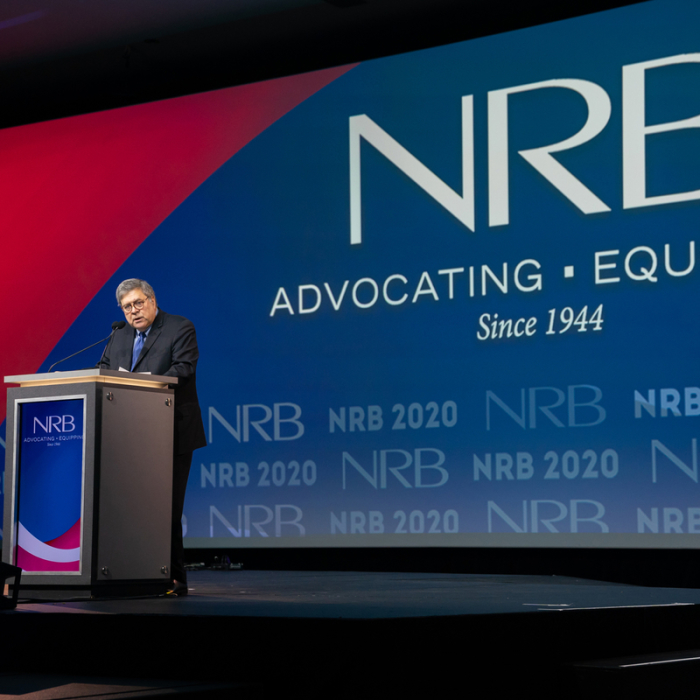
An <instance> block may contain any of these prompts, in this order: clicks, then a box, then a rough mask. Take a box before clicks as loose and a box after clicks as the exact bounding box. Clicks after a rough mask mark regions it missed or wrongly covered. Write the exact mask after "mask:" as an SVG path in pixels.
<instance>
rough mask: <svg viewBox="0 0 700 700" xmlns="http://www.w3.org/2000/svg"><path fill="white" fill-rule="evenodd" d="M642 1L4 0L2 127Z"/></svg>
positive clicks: (0, 20)
mask: <svg viewBox="0 0 700 700" xmlns="http://www.w3.org/2000/svg"><path fill="white" fill-rule="evenodd" d="M635 1H638V0H569V1H568V2H567V3H559V2H548V3H544V2H540V1H539V0H535V1H533V2H530V3H528V2H525V1H523V0H520V1H519V2H514V1H513V0H3V2H2V4H1V5H0V85H1V86H2V102H0V105H2V107H1V108H0V127H5V126H13V125H17V124H23V123H28V122H33V121H40V120H44V119H53V118H57V117H63V116H68V115H72V114H79V113H83V112H88V111H95V110H100V109H108V108H112V107H120V106H124V105H129V104H136V103H139V102H146V101H149V100H154V99H161V98H165V97H174V96H178V95H183V94H187V93H192V92H198V91H202V90H211V89H215V88H220V87H226V86H229V85H238V84H241V83H248V82H253V81H256V80H262V79H266V78H273V77H278V76H282V75H290V74H294V73H299V72H304V71H308V70H315V69H318V68H325V67H328V66H333V65H341V64H344V63H352V62H356V61H361V60H366V59H369V58H376V57H380V56H386V55H389V54H394V53H401V52H404V51H411V50H415V49H420V48H427V47H430V46H436V45H439V44H445V43H450V42H453V41H461V40H464V39H470V38H474V37H478V36H485V35H488V34H494V33H498V32H503V31H509V30H513V29H519V28H522V27H527V26H533V25H536V24H542V23H545V22H552V21H556V20H559V19H565V18H567V17H574V16H577V15H581V14H586V13H589V12H597V11H600V10H605V9H609V8H612V7H618V6H621V5H629V4H634V2H635Z"/></svg>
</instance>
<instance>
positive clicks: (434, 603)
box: [0, 571, 700, 700]
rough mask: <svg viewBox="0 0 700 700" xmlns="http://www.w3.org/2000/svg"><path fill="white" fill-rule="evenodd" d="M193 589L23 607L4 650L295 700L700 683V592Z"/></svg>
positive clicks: (249, 575)
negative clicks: (239, 687) (237, 687)
mask: <svg viewBox="0 0 700 700" xmlns="http://www.w3.org/2000/svg"><path fill="white" fill-rule="evenodd" d="M189 583H190V591H189V595H188V596H185V597H181V598H168V597H159V598H122V599H111V600H106V599H99V600H82V601H79V600H63V601H56V602H47V601H45V600H44V601H26V602H20V604H19V605H18V607H17V609H16V610H13V611H5V612H2V613H0V617H1V618H2V627H3V635H0V655H1V656H0V658H3V659H4V662H5V664H6V665H5V668H6V669H11V670H12V672H13V673H16V674H25V676H23V678H29V677H30V676H32V675H34V674H36V673H43V674H62V677H66V676H67V675H68V676H70V677H71V678H78V677H80V678H83V679H84V678H85V677H86V676H101V677H103V678H112V679H114V678H119V677H128V678H131V679H139V678H141V679H149V678H150V679H167V680H168V683H169V682H171V681H177V682H187V683H192V682H199V683H201V682H207V683H227V682H228V683H230V682H235V683H239V684H241V683H242V684H248V685H247V686H246V687H251V688H262V689H263V690H264V695H265V697H269V698H277V697H280V698H285V699H286V700H290V699H295V698H299V699H300V700H302V698H303V700H317V699H318V700H321V698H323V700H327V698H329V697H330V698H343V699H345V698H347V699H348V700H349V699H350V698H356V697H363V698H377V700H380V699H381V700H385V699H386V698H387V697H400V698H402V700H407V699H408V698H414V697H415V698H421V699H422V698H425V697H435V696H445V697H449V696H450V695H451V694H454V688H455V687H460V688H462V689H463V690H464V692H481V691H479V688H483V687H487V688H488V691H489V692H488V694H490V695H491V696H492V697H497V698H500V697H508V696H509V695H512V694H514V693H522V689H523V688H536V689H537V694H538V697H539V698H540V700H560V698H562V697H566V698H572V699H574V698H582V699H583V698H588V697H597V698H599V700H604V699H607V698H614V699H615V700H618V699H619V698H620V697H634V698H635V700H646V699H647V698H649V700H651V699H653V700H657V699H658V697H664V696H665V691H664V689H665V688H668V687H670V686H672V687H674V688H679V687H680V685H681V683H682V682H685V683H686V685H688V687H691V688H696V687H698V685H700V651H696V649H697V647H698V646H700V644H699V643H698V638H697V632H696V630H697V629H699V628H700V590H697V589H687V588H650V587H643V586H632V585H625V584H614V583H605V582H601V581H590V580H584V579H576V578H566V577H556V576H505V575H472V574H426V573H360V572H288V571H227V572H223V571H196V572H192V573H191V575H190V581H189ZM20 595H21V594H20ZM20 601H21V597H20ZM41 640H49V641H48V642H47V644H48V646H46V645H44V643H43V642H41ZM38 643H40V646H39V647H38V646H37V644H38ZM38 648H40V649H42V650H43V651H42V653H40V654H37V649H38ZM47 650H50V653H45V652H46V651H47ZM621 657H625V659H626V660H624V661H623V662H620V661H619V659H620V658H621ZM630 659H631V661H630ZM611 674H612V675H611ZM650 674H654V675H650ZM110 682H111V681H110ZM88 684H89V683H88ZM0 685H1V684H0ZM632 691H633V692H632ZM630 693H631V694H630ZM0 694H1V689H0ZM482 694H483V693H482ZM231 697H232V696H231ZM240 697H244V696H243V695H240Z"/></svg>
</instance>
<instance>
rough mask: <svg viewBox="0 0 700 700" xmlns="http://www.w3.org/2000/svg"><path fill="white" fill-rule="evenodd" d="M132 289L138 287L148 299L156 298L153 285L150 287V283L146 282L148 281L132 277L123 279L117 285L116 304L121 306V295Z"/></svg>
mask: <svg viewBox="0 0 700 700" xmlns="http://www.w3.org/2000/svg"><path fill="white" fill-rule="evenodd" d="M134 289H140V290H141V291H142V292H143V293H144V294H145V295H146V296H147V297H149V298H150V299H155V298H156V293H155V292H154V291H153V287H151V285H150V284H148V282H146V280H139V279H136V278H132V279H129V280H124V281H123V282H122V283H121V284H120V285H119V286H118V287H117V304H119V306H121V305H122V297H123V296H124V295H125V294H128V293H129V292H132V291H133V290H134Z"/></svg>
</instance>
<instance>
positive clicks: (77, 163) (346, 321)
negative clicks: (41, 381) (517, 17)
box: [0, 0, 700, 548]
mask: <svg viewBox="0 0 700 700" xmlns="http://www.w3.org/2000/svg"><path fill="white" fill-rule="evenodd" d="M698 26H700V5H698V3H697V2H696V1H695V0H690V1H686V0H676V1H666V0H659V1H657V2H649V3H646V4H641V5H636V6H631V7H627V8H623V9H617V10H612V11H608V12H605V13H601V14H597V15H590V16H586V17H582V18H577V19H573V20H568V21H565V22H559V23H555V24H550V25H546V26H542V27H535V28H531V29H527V30H522V31H518V32H513V33H509V34H503V35H498V36H493V37H487V38H483V39H478V40H473V41H469V42H464V43H459V44H453V45H449V46H444V47H439V48H435V49H430V50H425V51H420V52H415V53H410V54H405V55H400V56H394V57H389V58H384V59H380V60H375V61H369V62H366V63H361V64H358V65H350V66H343V67H340V68H332V69H328V70H325V71H320V72H318V73H312V74H306V75H300V76H293V77H290V78H283V79H278V80H272V81H268V82H265V83H258V84H254V85H247V86H242V87H236V88H230V89H227V90H220V91H216V92H210V93H205V94H200V95H193V96H189V97H183V98H179V99H174V100H168V101H163V102H158V103H153V104H148V105H140V106H136V107H130V108H125V109H121V110H115V111H111V112H103V113H98V114H91V115H84V116H81V117H74V118H70V119H64V120H58V121H54V122H49V123H44V124H36V125H30V126H25V127H19V128H15V129H8V130H5V131H2V132H0V179H1V181H2V185H3V192H4V194H5V201H4V204H3V207H2V211H1V212H0V219H1V220H2V227H3V231H4V232H5V235H4V240H5V256H4V260H3V262H2V264H3V266H4V270H3V272H4V274H3V280H4V285H5V297H4V298H5V300H6V302H7V304H6V307H7V306H9V308H6V312H7V314H6V322H5V325H4V334H5V342H4V343H3V344H2V347H3V348H4V350H3V353H2V358H1V361H2V369H3V374H4V375H7V374H22V373H29V372H35V371H41V370H45V369H46V368H47V367H48V366H49V365H50V364H51V363H52V362H54V361H55V360H57V359H59V358H61V357H64V356H66V355H69V354H70V353H71V352H74V351H75V350H77V349H79V348H80V347H83V346H85V345H87V344H89V342H91V341H94V340H95V339H97V338H99V337H100V336H101V335H106V334H107V332H109V324H110V323H111V322H112V321H113V320H115V319H118V318H119V317H120V311H119V310H118V309H117V307H116V303H115V300H114V290H115V288H116V286H117V284H118V282H119V281H121V280H122V279H125V278H129V277H142V278H145V279H147V280H148V281H149V282H150V283H151V284H152V285H153V286H154V288H155V290H156V294H157V297H158V302H159V305H160V306H161V308H163V309H164V310H166V311H168V312H170V313H177V314H181V315H184V316H187V317H188V318H190V319H191V320H193V321H194V323H195V325H196V328H197V333H198V340H199V347H200V355H201V358H200V363H199V367H198V386H199V394H200V402H201V405H202V410H203V414H204V418H205V427H206V430H207V438H208V442H209V444H208V446H207V447H206V448H204V449H201V450H198V451H197V452H196V453H195V456H194V461H193V465H192V472H191V475H190V481H189V488H188V494H187V501H186V505H185V518H184V521H183V522H184V524H185V528H186V540H185V541H186V545H187V546H189V547H218V548H220V547H284V546H289V547H319V546H323V547H329V546H339V547H344V546H352V547H358V546H360V547H361V546H368V547H372V546H382V547H386V546H396V547H403V546H433V545H434V546H441V547H445V546H470V547H472V546H475V547H518V546H523V547H529V546H536V547H671V548H688V547H697V546H699V544H700V538H698V533H700V497H699V496H700V486H699V485H698V459H697V433H698V431H697V427H698V422H699V421H700V376H699V374H698V369H697V367H698V356H699V354H700V347H699V345H700V335H699V333H698V319H697V316H698V301H697V300H698V298H699V295H698V265H697V251H696V238H697V237H698V235H699V233H700V231H699V226H700V217H699V215H700V167H699V165H700V37H699V35H698V31H697V28H698ZM8 316H9V319H8ZM98 357H99V351H95V356H94V357H91V358H90V359H89V360H85V359H80V358H77V359H76V360H75V361H74V362H75V364H72V365H69V363H66V365H64V368H65V369H73V368H76V367H79V366H85V365H86V364H91V363H93V362H96V361H97V359H98ZM125 507H128V504H125Z"/></svg>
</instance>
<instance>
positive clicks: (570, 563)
mask: <svg viewBox="0 0 700 700" xmlns="http://www.w3.org/2000/svg"><path fill="white" fill-rule="evenodd" d="M223 556H228V558H229V559H230V561H231V562H236V563H239V562H240V563H242V564H243V566H244V568H246V569H259V570H271V571H274V570H277V571H281V570H287V571H406V572H409V571H422V572H434V573H452V574H479V573H484V572H488V573H491V574H507V575H513V574H525V575H539V574H545V575H549V576H573V577H578V578H585V579H594V580H597V581H611V582H616V583H628V584H633V585H640V586H662V587H666V588H700V550H698V549H687V550H686V549H602V548H596V549H584V548H576V549H573V548H566V549H564V548H554V547H546V548H544V547H543V548H534V547H533V548H524V547H519V548H515V547H513V548H507V547H503V548H500V547H499V548H476V547H474V548H468V547H406V548H395V547H394V548H384V547H377V548H369V547H363V548H359V547H343V548H320V547H319V548H313V549H312V548H285V549H282V548H279V549H276V548H265V549H263V548H260V549H256V548H239V549H233V548H232V549H187V550H186V551H185V557H186V560H187V561H188V562H202V563H204V564H205V565H206V566H212V565H213V564H215V558H218V559H221V557H223Z"/></svg>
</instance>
